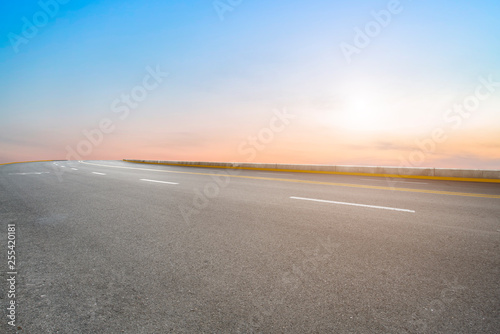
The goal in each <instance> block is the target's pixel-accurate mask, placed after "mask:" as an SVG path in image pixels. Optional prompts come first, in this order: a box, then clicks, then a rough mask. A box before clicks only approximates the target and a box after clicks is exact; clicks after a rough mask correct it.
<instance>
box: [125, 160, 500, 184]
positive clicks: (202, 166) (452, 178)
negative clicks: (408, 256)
mask: <svg viewBox="0 0 500 334" xmlns="http://www.w3.org/2000/svg"><path fill="white" fill-rule="evenodd" d="M123 161H125V162H131V163H135V164H148V165H165V166H179V167H199V168H223V169H244V170H260V171H272V172H290V173H309V174H333V175H355V176H375V177H390V178H399V179H423V180H440V181H462V182H486V183H500V179H479V178H466V177H445V176H423V175H397V174H375V173H353V172H329V171H319V170H300V169H276V168H257V167H230V166H206V165H189V164H170V163H159V162H147V161H132V160H126V159H123Z"/></svg>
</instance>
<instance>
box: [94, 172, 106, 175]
mask: <svg viewBox="0 0 500 334" xmlns="http://www.w3.org/2000/svg"><path fill="white" fill-rule="evenodd" d="M92 174H97V175H106V174H104V173H98V172H92Z"/></svg>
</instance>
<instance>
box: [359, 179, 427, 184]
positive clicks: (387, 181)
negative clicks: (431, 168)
mask: <svg viewBox="0 0 500 334" xmlns="http://www.w3.org/2000/svg"><path fill="white" fill-rule="evenodd" d="M360 180H363V181H379V182H398V183H418V184H427V183H426V182H413V181H393V180H376V179H360Z"/></svg>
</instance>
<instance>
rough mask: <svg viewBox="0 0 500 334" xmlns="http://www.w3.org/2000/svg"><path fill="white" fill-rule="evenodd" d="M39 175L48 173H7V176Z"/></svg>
mask: <svg viewBox="0 0 500 334" xmlns="http://www.w3.org/2000/svg"><path fill="white" fill-rule="evenodd" d="M40 174H49V172H30V173H9V175H40Z"/></svg>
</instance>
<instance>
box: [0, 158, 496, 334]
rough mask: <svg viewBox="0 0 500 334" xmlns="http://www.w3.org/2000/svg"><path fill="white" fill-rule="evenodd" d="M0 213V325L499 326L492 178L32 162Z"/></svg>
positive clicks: (284, 329) (57, 329) (77, 328)
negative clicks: (12, 308) (11, 308)
mask: <svg viewBox="0 0 500 334" xmlns="http://www.w3.org/2000/svg"><path fill="white" fill-rule="evenodd" d="M0 218H1V219H0V223H1V224H0V225H1V226H0V229H1V233H0V235H1V248H0V252H2V254H1V256H0V258H2V259H3V263H1V268H2V271H1V274H0V275H1V277H0V279H1V281H2V282H4V283H2V284H1V285H0V298H1V299H0V301H1V304H2V313H1V314H2V320H1V322H0V324H1V326H2V328H0V332H6V333H10V332H25V333H498V332H499V329H500V184H498V183H497V184H491V183H469V182H452V181H434V180H416V179H385V178H377V177H361V176H340V175H322V174H303V173H283V172H267V171H234V170H223V169H212V168H189V167H172V166H158V165H145V164H133V163H126V162H121V161H86V162H78V161H59V162H38V163H25V164H13V165H4V166H0ZM9 224H10V225H9ZM9 226H10V227H12V226H14V227H15V242H16V243H15V266H14V267H13V268H9V267H8V266H9V263H8V261H7V256H8V251H9V250H12V249H9V248H8V245H9V244H8V240H9V238H12V237H10V235H13V233H10V234H8V231H9V229H8V228H9ZM12 270H15V274H9V272H12ZM12 276H14V277H15V298H11V297H9V291H10V290H11V289H12V286H11V285H10V283H9V281H8V279H9V278H11V277H12ZM12 300H14V301H15V306H16V308H15V326H11V325H9V324H8V321H10V319H9V318H8V317H7V316H8V315H9V314H10V313H9V312H10V311H9V310H8V309H7V307H8V306H9V305H10V304H9V303H10V302H11V301H12Z"/></svg>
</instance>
